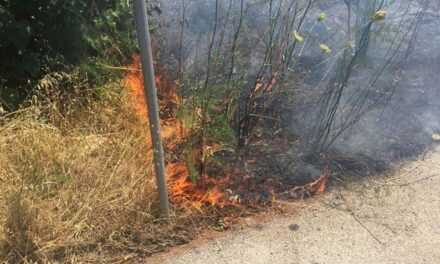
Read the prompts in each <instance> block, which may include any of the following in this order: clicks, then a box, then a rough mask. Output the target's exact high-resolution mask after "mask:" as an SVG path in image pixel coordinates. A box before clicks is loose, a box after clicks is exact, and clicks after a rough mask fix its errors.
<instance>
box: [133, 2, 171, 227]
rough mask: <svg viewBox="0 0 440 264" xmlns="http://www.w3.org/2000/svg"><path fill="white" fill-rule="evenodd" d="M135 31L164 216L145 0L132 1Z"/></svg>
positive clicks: (162, 160)
mask: <svg viewBox="0 0 440 264" xmlns="http://www.w3.org/2000/svg"><path fill="white" fill-rule="evenodd" d="M134 14H135V21H136V31H137V37H138V41H139V48H140V51H141V61H142V73H143V75H144V90H145V100H146V102H147V105H148V117H149V124H150V133H151V140H152V143H153V154H154V169H155V173H156V183H157V188H158V190H159V198H160V209H161V213H162V215H163V216H164V217H166V218H168V217H169V201H168V190H167V184H166V179H165V158H164V150H163V145H162V139H161V133H160V118H159V103H158V100H157V89H156V83H155V75H154V66H153V52H152V49H151V38H150V31H149V25H148V13H147V5H146V3H145V0H135V1H134Z"/></svg>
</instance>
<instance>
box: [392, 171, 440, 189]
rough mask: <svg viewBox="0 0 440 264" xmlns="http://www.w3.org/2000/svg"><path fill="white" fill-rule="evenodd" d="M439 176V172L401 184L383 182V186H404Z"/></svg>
mask: <svg viewBox="0 0 440 264" xmlns="http://www.w3.org/2000/svg"><path fill="white" fill-rule="evenodd" d="M437 177H440V174H436V175H431V176H427V177H424V178H421V179H418V180H414V181H410V182H406V183H401V184H385V186H393V187H405V186H409V185H413V184H416V183H420V182H424V181H427V180H431V179H433V178H437Z"/></svg>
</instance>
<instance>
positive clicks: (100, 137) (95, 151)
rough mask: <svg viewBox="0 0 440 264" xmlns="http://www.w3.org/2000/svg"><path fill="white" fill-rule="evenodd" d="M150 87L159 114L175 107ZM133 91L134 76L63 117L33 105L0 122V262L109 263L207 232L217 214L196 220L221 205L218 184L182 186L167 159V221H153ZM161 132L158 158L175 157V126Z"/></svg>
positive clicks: (173, 122)
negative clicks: (164, 153) (170, 153)
mask: <svg viewBox="0 0 440 264" xmlns="http://www.w3.org/2000/svg"><path fill="white" fill-rule="evenodd" d="M157 81H158V82H159V83H160V84H161V89H162V90H161V109H162V110H163V109H167V108H173V107H175V105H176V104H177V100H176V97H174V95H175V90H174V93H169V92H168V91H164V90H163V89H164V88H163V87H165V88H167V87H168V86H166V85H165V84H167V83H170V82H168V81H166V80H165V79H161V78H158V80H157ZM127 84H129V85H128V87H129V88H130V89H129V90H127V89H121V87H122V86H127ZM140 84H141V76H140V73H139V72H138V71H136V70H134V71H132V72H130V73H129V74H128V75H127V77H126V78H125V80H124V82H123V83H121V84H119V83H116V84H111V85H109V86H108V87H105V91H106V95H105V96H104V97H103V98H101V99H100V100H97V101H96V102H92V103H90V104H88V105H87V107H78V108H79V109H76V111H71V112H69V113H68V114H66V113H62V112H60V110H59V108H56V107H52V106H53V105H48V106H42V104H38V103H36V104H35V105H33V106H32V107H30V108H28V109H23V110H21V111H20V112H17V113H14V114H13V115H10V116H9V117H4V118H2V119H0V149H1V151H0V182H1V187H0V226H1V227H2V229H0V241H1V242H0V261H6V262H8V263H18V262H25V263H26V262H32V261H39V262H44V263H46V262H52V261H61V262H63V263H78V262H85V261H91V262H97V263H102V262H112V261H116V260H115V259H114V258H113V257H114V256H122V258H123V257H126V256H128V257H129V258H132V257H137V256H144V255H149V254H152V253H154V252H158V251H162V250H164V249H165V248H167V247H169V246H173V245H178V244H182V243H186V242H188V241H189V240H191V239H192V238H193V236H194V235H195V234H196V233H197V231H198V230H199V228H200V227H201V226H206V225H212V224H214V225H215V224H216V223H217V220H218V219H219V217H221V215H220V213H219V212H217V211H216V212H210V213H209V214H207V215H209V216H206V215H202V212H207V211H206V210H211V209H212V208H214V207H223V206H225V205H226V202H225V195H224V190H222V189H221V188H222V185H220V183H221V182H220V181H215V182H214V181H213V180H209V181H210V182H209V183H208V178H206V181H203V183H206V184H196V183H194V182H192V181H191V180H190V177H189V174H188V171H187V166H186V164H185V163H184V162H181V161H179V160H178V159H177V158H172V157H171V158H170V159H171V161H172V162H170V163H169V164H168V166H167V170H168V172H169V173H170V177H169V186H170V189H171V198H172V202H173V209H174V210H173V216H172V218H171V219H170V220H169V221H168V222H167V223H165V222H164V221H163V220H162V219H160V217H159V212H158V210H159V209H158V204H157V200H158V199H157V197H156V190H155V184H154V177H152V174H153V172H152V166H151V157H152V155H151V142H150V139H149V136H148V135H149V133H148V131H147V128H148V126H147V120H146V118H145V117H146V112H145V111H146V108H145V106H144V103H143V102H144V100H143V93H142V89H141V87H142V86H141V85H140ZM164 85H165V86H164ZM47 101H50V102H54V100H52V99H51V100H45V102H47ZM58 103H59V102H57V104H58ZM68 108H69V109H73V108H74V107H73V108H72V107H68ZM162 115H166V114H163V113H162ZM54 117H56V118H54ZM54 119H56V120H57V121H56V122H53V121H52V120H54ZM163 125H164V127H163V137H164V139H165V142H166V148H167V149H168V150H174V149H176V148H178V146H179V144H180V143H181V142H182V141H183V140H184V138H183V137H182V136H181V134H180V133H181V132H182V129H180V122H179V121H178V120H177V119H176V118H175V117H173V116H172V115H166V117H165V118H164V120H163ZM210 206H211V209H210V208H209V207H210ZM194 209H197V210H194Z"/></svg>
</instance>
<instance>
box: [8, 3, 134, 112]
mask: <svg viewBox="0 0 440 264" xmlns="http://www.w3.org/2000/svg"><path fill="white" fill-rule="evenodd" d="M133 33H134V31H133V19H132V16H131V10H130V7H129V1H118V0H97V1H87V0H78V1H62V0H30V1H28V0H2V1H0V39H1V42H0V56H1V58H2V59H1V61H0V87H1V89H0V98H1V100H0V103H1V105H2V106H3V107H4V108H6V109H8V110H14V109H16V108H17V106H18V105H19V104H20V103H22V102H23V101H24V100H26V99H28V98H29V97H30V96H31V95H33V94H34V93H35V92H36V91H35V90H36V89H37V84H38V81H39V80H41V79H42V78H43V77H44V76H45V75H46V74H49V73H53V72H66V73H68V72H71V71H72V68H74V67H81V68H82V71H81V74H82V75H87V79H88V81H89V82H91V83H96V82H100V81H101V82H102V80H103V79H106V78H107V77H108V75H107V76H106V75H105V74H104V73H105V72H104V71H103V70H102V69H101V68H100V67H99V65H98V64H97V63H98V62H102V63H105V62H109V63H112V64H116V65H118V64H124V63H127V60H128V59H129V58H130V56H131V55H132V54H133V52H134V50H135V45H134V44H135V43H136V42H135V36H134V34H133ZM103 75H104V76H103ZM83 78H86V77H85V76H84V77H83Z"/></svg>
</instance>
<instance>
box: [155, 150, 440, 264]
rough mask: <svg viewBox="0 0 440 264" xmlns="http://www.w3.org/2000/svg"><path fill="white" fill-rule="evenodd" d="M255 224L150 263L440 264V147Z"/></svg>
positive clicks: (157, 258)
mask: <svg viewBox="0 0 440 264" xmlns="http://www.w3.org/2000/svg"><path fill="white" fill-rule="evenodd" d="M257 227H258V228H256V227H249V228H246V229H244V230H242V231H238V232H231V233H229V234H227V235H226V236H224V237H222V238H218V239H215V240H212V241H208V242H206V243H204V244H202V245H200V243H199V245H193V246H192V247H191V246H190V247H188V249H187V250H184V252H180V253H170V254H167V255H164V256H159V257H156V258H153V259H150V260H147V263H154V264H155V263H161V264H183V263H192V264H199V263H200V264H202V263H203V264H208V263H209V264H217V263H218V264H220V263H222V264H235V263H237V264H238V263H252V264H260V263H261V264H266V263H267V264H269V263H279V264H306V263H307V264H339V263H342V264H345V263H347V264H348V263H350V264H351V263H356V264H357V263H359V264H363V263H368V264H382V263H383V264H385V263H386V264H392V263H393V264H394V263H396V264H419V263H429V264H437V263H440V148H439V149H437V150H436V151H434V152H433V153H432V154H429V155H427V156H426V157H425V159H424V160H419V161H413V162H409V163H407V164H406V165H404V166H402V167H401V168H400V169H396V171H395V172H394V173H392V174H390V175H387V176H380V177H379V176H376V177H371V178H368V179H364V180H362V181H358V182H353V183H346V184H345V186H344V187H337V188H336V189H333V190H332V191H331V192H330V193H329V194H327V195H326V196H324V197H321V198H318V199H314V200H313V201H310V202H308V204H307V205H306V206H305V208H303V209H301V210H298V211H297V213H296V214H295V215H293V216H289V217H281V218H277V219H274V220H272V221H271V222H268V223H266V224H263V225H262V226H257Z"/></svg>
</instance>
